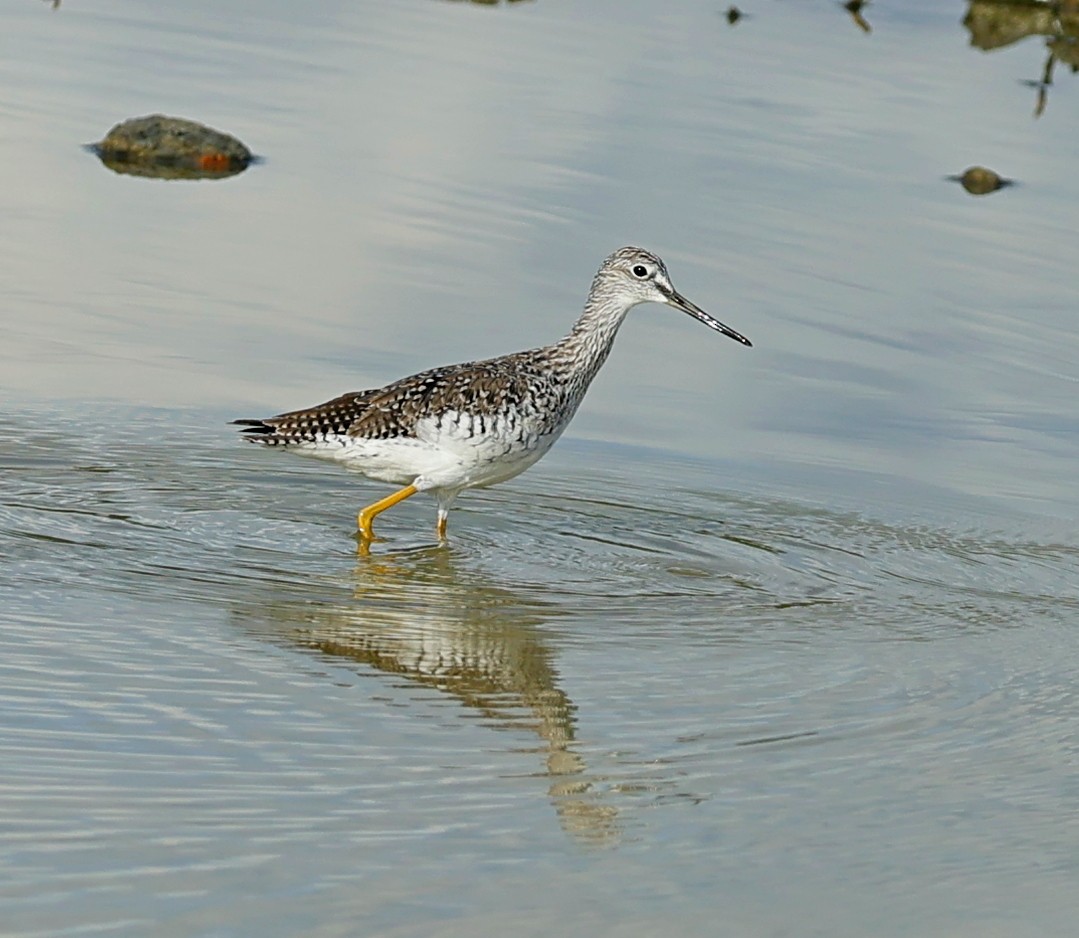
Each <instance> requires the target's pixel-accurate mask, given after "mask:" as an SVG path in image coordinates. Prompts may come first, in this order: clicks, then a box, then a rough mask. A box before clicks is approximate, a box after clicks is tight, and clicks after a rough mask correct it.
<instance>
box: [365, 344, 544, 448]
mask: <svg viewBox="0 0 1079 938" xmlns="http://www.w3.org/2000/svg"><path fill="white" fill-rule="evenodd" d="M535 380H536V376H535V375H534V374H533V373H532V370H531V369H530V368H529V367H527V363H526V361H525V360H523V359H522V358H521V357H520V356H512V357H510V358H496V359H491V360H489V361H485V362H468V363H465V364H461V365H449V366H447V367H445V368H434V369H432V370H430V371H425V372H422V373H421V374H418V375H413V376H412V377H411V378H404V379H402V380H401V381H397V382H394V383H393V384H391V385H388V386H387V387H385V388H383V389H382V390H380V391H375V392H374V393H373V394H372V395H371V396H370V397H368V398H367V399H365V401H364V410H363V413H362V414H360V415H359V416H358V417H357V418H356V419H355V420H354V421H353V423H352V426H351V427H349V430H348V435H349V436H351V437H359V438H363V439H373V440H384V439H393V438H399V437H412V436H415V435H416V424H417V423H418V422H419V421H420V420H422V419H424V418H425V417H439V416H441V415H443V414H447V413H449V412H451V411H458V412H464V413H469V414H474V415H477V416H487V415H490V414H497V413H506V412H507V411H510V410H512V409H513V408H515V407H519V406H520V405H521V403H522V402H523V401H524V399H525V398H526V396H527V395H528V394H529V393H530V392H531V391H532V390H533V385H534V383H535Z"/></svg>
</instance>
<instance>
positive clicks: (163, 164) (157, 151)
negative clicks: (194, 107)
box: [87, 114, 257, 179]
mask: <svg viewBox="0 0 1079 938" xmlns="http://www.w3.org/2000/svg"><path fill="white" fill-rule="evenodd" d="M87 149H89V150H91V151H92V152H93V153H96V154H97V156H98V157H99V158H100V159H101V162H102V163H104V164H105V165H106V166H107V167H109V169H111V170H113V171H114V172H117V173H124V174H127V175H132V176H150V177H153V178H155V179H221V178H224V177H226V176H234V175H236V174H237V173H240V172H243V171H244V170H245V169H247V167H248V166H250V165H251V164H252V163H253V162H257V158H256V157H255V156H253V155H252V153H251V151H250V150H249V149H248V148H247V147H246V146H244V144H242V143H241V142H240V141H239V140H237V139H236V138H235V137H233V136H231V135H229V134H226V133H222V132H221V131H220V130H214V129H213V128H212V127H207V126H206V125H204V124H200V123H197V122H196V121H191V120H185V119H183V118H180V117H166V116H165V115H164V114H151V115H149V116H147V117H134V118H131V119H130V120H126V121H123V122H122V123H119V124H117V125H116V126H115V127H113V128H112V130H110V131H109V132H108V133H107V134H106V135H105V137H104V139H103V140H101V141H100V142H98V143H92V144H89V145H88V147H87Z"/></svg>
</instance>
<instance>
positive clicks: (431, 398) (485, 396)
mask: <svg viewBox="0 0 1079 938" xmlns="http://www.w3.org/2000/svg"><path fill="white" fill-rule="evenodd" d="M640 303H665V304H666V305H668V306H671V307H673V308H674V309H677V310H681V311H682V312H683V313H688V314H689V315H690V316H692V317H693V318H694V319H697V320H700V321H701V322H703V323H704V324H705V325H706V326H708V327H709V328H711V329H715V330H716V332H721V333H722V334H723V335H725V336H729V337H730V338H732V339H734V340H735V341H736V342H741V343H742V344H743V345H747V346H748V345H752V343H751V342H750V341H749V339H747V338H746V337H745V336H743V335H741V334H740V333H738V332H735V331H734V330H733V329H731V328H730V327H729V326H725V325H724V324H723V323H721V322H719V321H718V320H716V319H713V318H712V317H711V316H709V315H708V313H706V312H705V311H704V310H703V309H701V308H700V307H699V306H696V305H694V304H693V303H691V302H690V301H689V300H687V299H686V298H685V297H684V296H682V294H680V293H679V292H678V291H677V290H676V289H675V288H674V286H673V284H672V283H671V278H670V276H669V275H668V274H667V268H666V266H665V265H664V263H663V261H661V260H660V259H659V258H658V257H657V256H656V255H655V254H652V253H650V252H648V251H645V250H643V249H642V248H635V247H624V248H619V249H618V250H617V251H615V252H614V253H613V254H612V255H611V256H610V257H608V258H607V259H606V260H605V261H604V262H603V264H602V265H601V266H600V268H599V270H598V271H597V273H596V276H595V279H594V280H593V281H592V289H591V290H590V291H589V293H588V299H587V300H586V301H585V304H584V311H583V312H582V313H581V316H580V318H579V319H578V320H577V322H576V324H575V325H574V326H573V328H572V329H571V330H570V331H569V334H568V335H566V336H565V337H564V338H562V339H559V340H558V341H557V342H554V343H553V344H551V345H544V346H542V347H540V348H534V349H528V350H526V351H523V352H514V353H513V354H511V355H503V356H502V357H500V358H488V359H484V360H483V361H474V362H464V363H462V364H459V365H446V366H444V367H441V368H432V369H431V370H429V371H421V372H420V373H419V374H415V375H411V376H410V377H407V378H402V379H401V380H399V381H395V382H393V383H392V384H388V385H386V387H384V388H376V389H374V390H369V391H352V392H350V393H348V394H343V395H341V396H340V397H336V398H334V399H333V400H332V401H327V402H326V403H325V404H319V405H318V406H317V407H310V408H308V409H306V410H294V411H289V412H288V413H284V414H278V415H277V416H276V417H267V418H265V419H263V420H250V419H247V420H234V421H233V423H236V424H239V425H241V426H242V427H243V428H244V429H243V430H242V431H241V432H242V433H243V434H244V435H245V438H246V439H247V440H248V441H249V442H252V443H261V444H263V445H265V446H281V447H285V448H286V449H290V450H294V451H296V452H298V453H304V454H309V455H312V456H320V457H323V458H326V459H332V460H336V461H337V462H340V463H342V464H343V465H344V466H345V467H346V468H349V469H353V470H356V471H358V472H360V473H362V474H363V475H365V476H367V477H368V478H370V479H376V480H379V481H382V482H392V483H394V484H396V485H400V486H403V488H400V489H398V490H397V491H396V492H394V493H393V494H391V495H387V496H386V497H385V498H383V499H380V500H379V501H377V502H374V503H373V504H371V505H368V506H367V507H365V508H363V509H362V510H361V511H360V513H359V515H358V517H357V519H356V520H357V525H358V527H359V534H360V538H361V542H362V543H365V544H369V543H370V542H371V540H372V539H373V538H374V529H373V527H372V525H373V522H374V519H375V517H376V516H378V515H379V514H381V513H382V512H384V511H385V510H386V509H387V508H392V507H393V506H394V505H396V504H397V503H398V502H401V501H404V500H405V499H406V498H410V497H411V496H413V495H415V494H416V493H417V492H430V493H431V494H432V495H434V496H435V498H436V500H437V502H438V519H437V526H436V530H437V533H438V537H439V539H440V540H442V539H444V538H445V536H446V519H447V517H448V516H449V510H450V506H451V505H452V504H453V502H454V500H455V499H456V498H457V496H458V495H459V494H460V493H461V492H462V491H464V490H465V489H470V488H480V487H484V486H488V485H494V484H496V483H498V482H505V481H506V480H507V479H512V478H513V477H514V476H516V475H519V474H520V473H522V472H524V471H525V470H526V469H527V468H528V467H529V466H531V465H533V464H534V463H535V462H536V461H538V460H539V459H540V458H541V457H542V456H543V455H544V454H545V453H546V452H547V451H548V450H549V449H550V448H551V446H552V445H553V444H554V442H555V440H557V439H558V437H559V436H561V435H562V431H563V430H565V429H566V426H567V425H568V424H569V422H570V420H572V419H573V415H574V414H575V413H576V412H577V407H578V406H579V405H580V403H581V400H582V399H583V398H584V395H585V392H586V391H587V390H588V386H589V385H590V384H591V383H592V379H593V378H595V376H596V373H597V372H598V371H599V369H600V367H601V366H602V365H603V363H604V362H605V361H606V360H607V356H608V355H609V354H610V351H611V346H612V345H613V343H614V339H615V336H616V335H617V333H618V328H619V326H621V325H622V321H623V320H624V319H625V317H626V313H628V312H629V311H630V310H631V309H632V308H633V307H634V306H637V305H638V304H640Z"/></svg>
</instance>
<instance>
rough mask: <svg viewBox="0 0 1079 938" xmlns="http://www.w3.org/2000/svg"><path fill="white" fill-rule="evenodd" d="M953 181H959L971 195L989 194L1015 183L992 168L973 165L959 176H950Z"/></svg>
mask: <svg viewBox="0 0 1079 938" xmlns="http://www.w3.org/2000/svg"><path fill="white" fill-rule="evenodd" d="M947 178H948V179H950V180H951V181H953V182H958V183H959V184H960V185H961V186H962V187H963V188H964V189H966V190H967V192H969V193H970V194H971V195H988V194H989V193H990V192H996V191H997V189H1003V188H1004V187H1005V186H1011V185H1014V183H1015V181H1014V180H1012V179H1005V178H1004V177H1003V176H1001V175H1000V174H998V173H995V172H994V171H993V170H991V169H986V168H985V167H984V166H971V167H970V168H969V169H967V170H965V171H964V172H963V173H962V174H961V175H959V176H948V177H947Z"/></svg>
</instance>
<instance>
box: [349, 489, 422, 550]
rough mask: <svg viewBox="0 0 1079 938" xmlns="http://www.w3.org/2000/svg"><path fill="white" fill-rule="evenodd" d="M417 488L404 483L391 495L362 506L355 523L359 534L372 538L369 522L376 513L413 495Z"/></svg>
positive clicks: (373, 533)
mask: <svg viewBox="0 0 1079 938" xmlns="http://www.w3.org/2000/svg"><path fill="white" fill-rule="evenodd" d="M418 491H419V489H417V488H416V486H414V485H406V486H405V487H404V488H403V489H399V490H398V491H396V492H394V493H393V494H392V495H387V496H386V497H385V498H383V499H381V500H380V501H377V502H375V503H374V504H373V505H368V506H367V507H366V508H364V509H363V510H362V511H361V512H360V513H359V515H358V516H357V517H356V524H357V525H358V526H359V529H360V536H361V537H362V538H363V540H365V541H370V540H372V539H373V538H374V536H375V532H374V529H373V528H372V527H371V522H373V521H374V520H375V516H376V515H380V514H382V512H384V511H385V510H386V509H387V508H392V507H393V506H394V505H396V504H397V503H398V502H403V501H404V500H405V499H406V498H408V497H409V496H411V495H415V494H416V493H417V492H418Z"/></svg>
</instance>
